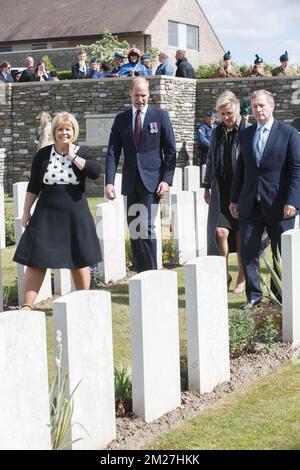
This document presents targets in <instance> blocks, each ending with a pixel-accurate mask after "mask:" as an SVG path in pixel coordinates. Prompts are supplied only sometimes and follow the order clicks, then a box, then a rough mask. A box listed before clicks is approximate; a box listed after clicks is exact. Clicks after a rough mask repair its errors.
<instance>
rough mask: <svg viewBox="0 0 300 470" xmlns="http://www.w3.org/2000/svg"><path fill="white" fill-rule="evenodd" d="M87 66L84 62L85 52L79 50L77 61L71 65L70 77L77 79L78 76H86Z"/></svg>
mask: <svg viewBox="0 0 300 470" xmlns="http://www.w3.org/2000/svg"><path fill="white" fill-rule="evenodd" d="M88 72H89V69H88V66H87V64H86V52H85V51H84V50H80V51H79V52H78V62H77V63H76V64H73V65H72V78H73V79H75V80H78V79H80V78H88Z"/></svg>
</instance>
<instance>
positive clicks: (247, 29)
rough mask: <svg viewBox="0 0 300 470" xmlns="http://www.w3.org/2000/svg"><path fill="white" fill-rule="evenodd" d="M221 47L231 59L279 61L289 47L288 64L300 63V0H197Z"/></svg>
mask: <svg viewBox="0 0 300 470" xmlns="http://www.w3.org/2000/svg"><path fill="white" fill-rule="evenodd" d="M199 4H200V6H201V8H202V9H203V11H204V13H205V15H206V16H207V18H208V20H209V21H210V23H211V25H212V26H213V28H214V30H215V32H216V34H217V36H218V37H219V39H220V41H221V43H222V45H223V47H224V49H225V50H226V51H227V50H230V51H231V53H232V56H233V60H234V62H236V63H238V64H242V63H243V64H250V63H253V60H254V58H255V54H258V55H259V56H260V57H262V58H263V59H264V61H265V62H266V63H272V64H277V63H279V60H278V59H279V56H280V55H281V54H282V53H283V52H284V51H286V50H287V51H288V53H289V57H290V64H298V66H300V0H247V1H244V2H243V1H241V0H240V1H237V0H231V2H227V3H226V2H224V0H199Z"/></svg>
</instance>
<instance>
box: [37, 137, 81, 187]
mask: <svg viewBox="0 0 300 470" xmlns="http://www.w3.org/2000/svg"><path fill="white" fill-rule="evenodd" d="M43 183H44V184H49V185H53V184H73V185H76V184H79V181H78V178H77V176H76V175H75V173H74V171H73V168H72V163H71V162H70V160H68V158H67V157H66V156H64V155H61V154H60V153H58V152H57V151H56V149H55V146H54V145H52V148H51V153H50V160H49V163H48V166H47V169H46V171H45V174H44V178H43Z"/></svg>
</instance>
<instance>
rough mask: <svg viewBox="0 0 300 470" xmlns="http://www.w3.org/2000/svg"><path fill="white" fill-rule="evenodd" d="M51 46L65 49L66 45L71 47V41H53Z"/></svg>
mask: <svg viewBox="0 0 300 470" xmlns="http://www.w3.org/2000/svg"><path fill="white" fill-rule="evenodd" d="M51 46H52V48H53V49H64V48H66V47H69V42H68V41H60V42H52V44H51Z"/></svg>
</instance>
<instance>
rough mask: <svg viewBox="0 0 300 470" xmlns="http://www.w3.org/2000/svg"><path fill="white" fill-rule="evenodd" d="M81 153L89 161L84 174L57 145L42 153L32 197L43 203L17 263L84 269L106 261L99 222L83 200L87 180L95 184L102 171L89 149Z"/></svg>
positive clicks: (23, 239)
mask: <svg viewBox="0 0 300 470" xmlns="http://www.w3.org/2000/svg"><path fill="white" fill-rule="evenodd" d="M77 153H78V155H79V156H80V157H82V158H84V159H85V160H86V164H85V167H84V169H83V170H79V169H78V168H77V167H76V166H75V165H74V164H73V163H71V162H70V161H69V160H68V159H67V157H66V156H64V155H60V154H59V153H58V152H57V150H56V149H55V146H54V145H50V146H47V147H44V148H43V149H41V150H40V151H39V152H38V153H37V155H36V157H35V159H34V161H33V164H32V172H31V177H30V181H29V184H28V188H27V191H28V192H30V193H33V194H37V195H39V198H38V201H37V204H36V208H35V210H34V213H33V215H32V217H31V219H30V221H29V223H28V225H27V227H26V230H25V231H24V233H23V235H22V237H21V240H20V243H19V245H18V247H17V250H16V253H15V256H14V261H16V262H17V263H20V264H24V265H26V266H31V267H38V268H67V269H79V268H83V267H86V266H92V265H94V264H96V263H98V262H99V261H101V259H102V258H101V252H100V245H99V240H98V238H97V235H96V228H95V224H94V220H93V217H92V215H91V213H90V210H89V207H88V204H87V201H86V199H85V197H84V195H83V193H84V189H85V178H86V177H89V178H91V179H96V178H97V177H98V176H99V174H100V165H99V163H98V162H97V161H96V160H94V159H92V158H91V157H90V156H89V153H88V150H87V149H85V148H83V147H81V148H79V147H78V150H77Z"/></svg>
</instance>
